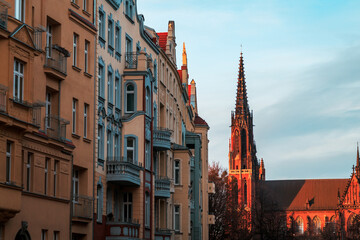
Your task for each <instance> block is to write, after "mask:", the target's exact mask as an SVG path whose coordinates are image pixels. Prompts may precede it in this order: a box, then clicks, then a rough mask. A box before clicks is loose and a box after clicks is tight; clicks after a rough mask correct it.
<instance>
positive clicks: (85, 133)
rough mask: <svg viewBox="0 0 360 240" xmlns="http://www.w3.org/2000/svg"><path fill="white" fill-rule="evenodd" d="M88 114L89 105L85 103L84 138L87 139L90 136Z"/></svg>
mask: <svg viewBox="0 0 360 240" xmlns="http://www.w3.org/2000/svg"><path fill="white" fill-rule="evenodd" d="M88 112H89V104H87V103H84V138H87V135H88V121H89V120H88Z"/></svg>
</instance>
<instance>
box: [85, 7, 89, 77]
mask: <svg viewBox="0 0 360 240" xmlns="http://www.w3.org/2000/svg"><path fill="white" fill-rule="evenodd" d="M84 1H86V0H84ZM89 46H90V43H89V42H88V41H85V51H84V55H85V56H84V57H85V60H84V65H85V66H84V67H85V72H86V73H87V72H89Z"/></svg>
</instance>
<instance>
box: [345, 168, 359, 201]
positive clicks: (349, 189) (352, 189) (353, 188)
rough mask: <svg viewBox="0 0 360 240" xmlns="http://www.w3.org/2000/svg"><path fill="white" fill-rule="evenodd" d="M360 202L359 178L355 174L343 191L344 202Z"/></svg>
mask: <svg viewBox="0 0 360 240" xmlns="http://www.w3.org/2000/svg"><path fill="white" fill-rule="evenodd" d="M359 202H360V201H359V179H358V178H357V177H356V175H355V174H353V175H352V177H351V179H350V180H349V182H348V185H347V186H346V189H345V191H344V193H343V198H342V204H343V205H344V206H354V205H359Z"/></svg>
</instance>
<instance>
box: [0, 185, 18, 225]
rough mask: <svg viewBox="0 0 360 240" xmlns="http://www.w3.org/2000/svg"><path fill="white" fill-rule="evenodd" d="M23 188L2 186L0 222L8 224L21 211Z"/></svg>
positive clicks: (0, 186)
mask: <svg viewBox="0 0 360 240" xmlns="http://www.w3.org/2000/svg"><path fill="white" fill-rule="evenodd" d="M21 192H22V189H21V187H18V186H15V185H12V184H11V183H6V184H0V196H2V197H1V198H0V222H7V221H8V220H9V219H11V218H13V217H14V216H15V215H16V214H17V213H19V212H20V210H21Z"/></svg>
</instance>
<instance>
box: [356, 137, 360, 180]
mask: <svg viewBox="0 0 360 240" xmlns="http://www.w3.org/2000/svg"><path fill="white" fill-rule="evenodd" d="M355 169H356V176H357V177H358V178H360V157H359V143H357V153H356V167H355Z"/></svg>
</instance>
